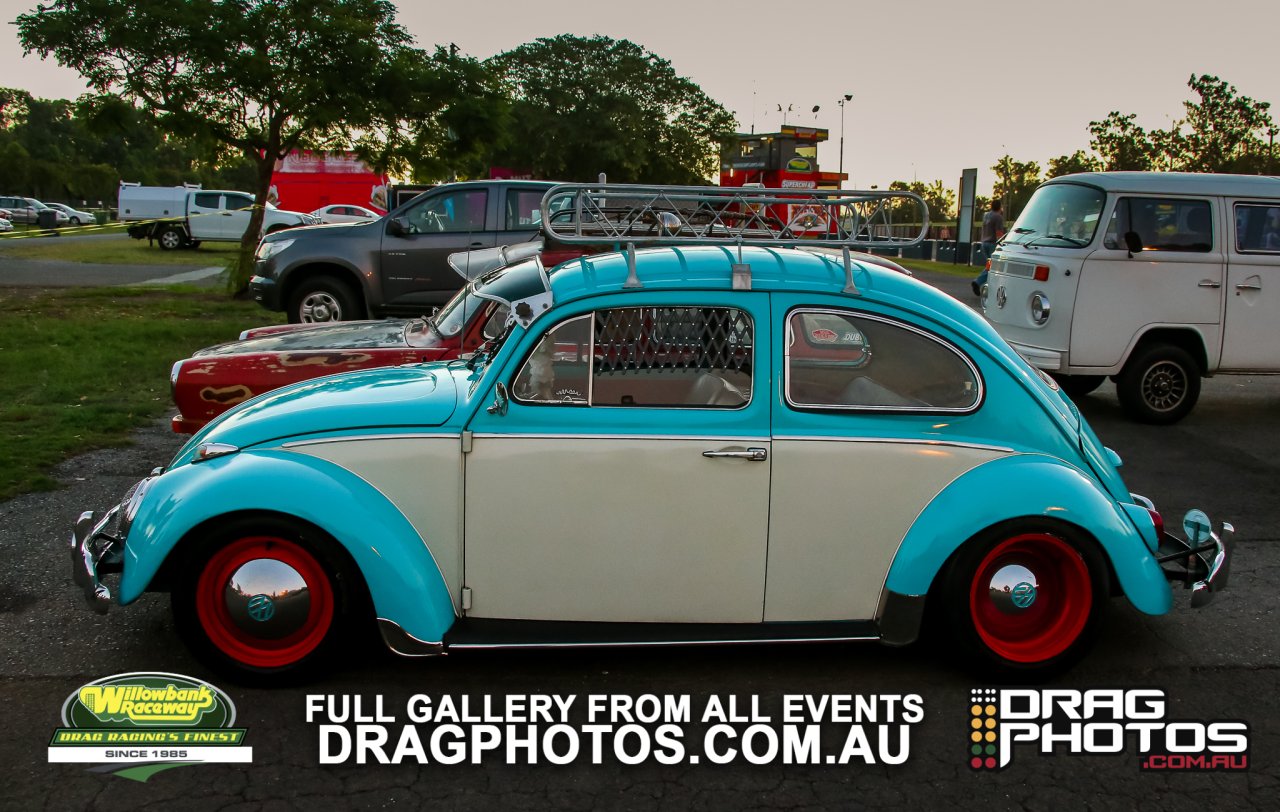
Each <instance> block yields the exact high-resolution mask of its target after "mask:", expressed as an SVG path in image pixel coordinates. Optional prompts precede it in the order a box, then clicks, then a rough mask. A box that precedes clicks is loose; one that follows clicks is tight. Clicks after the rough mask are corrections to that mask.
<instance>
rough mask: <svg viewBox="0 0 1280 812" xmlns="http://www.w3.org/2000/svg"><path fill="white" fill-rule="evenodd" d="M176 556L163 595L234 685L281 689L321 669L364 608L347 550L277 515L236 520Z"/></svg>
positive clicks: (208, 659)
mask: <svg viewBox="0 0 1280 812" xmlns="http://www.w3.org/2000/svg"><path fill="white" fill-rule="evenodd" d="M181 552H182V557H181V558H180V559H179V560H178V562H177V568H176V572H175V577H174V579H173V582H172V593H171V595H170V598H171V602H172V605H173V616H174V621H175V624H176V626H177V629H178V633H179V635H180V636H181V637H182V638H183V641H184V642H185V643H186V644H187V646H188V647H189V648H190V649H191V651H192V653H194V654H195V655H196V657H197V658H199V659H200V661H201V662H203V663H204V664H206V665H207V666H209V667H210V668H212V669H214V670H216V671H218V672H219V673H221V674H224V675H226V676H228V677H230V678H232V679H234V680H236V681H238V682H242V683H247V684H286V683H291V682H296V681H298V680H302V679H306V678H308V677H310V676H312V675H314V674H315V673H317V672H318V671H322V670H324V669H325V668H326V667H327V666H328V665H329V663H330V661H331V659H332V657H333V655H334V653H335V652H336V651H338V650H339V649H340V648H341V647H342V643H343V640H344V638H346V637H347V635H348V633H349V632H350V631H351V622H350V621H351V619H352V617H353V614H354V612H353V610H354V609H355V608H356V607H360V606H363V605H365V603H364V601H363V600H362V596H363V595H364V594H365V592H364V587H363V581H361V580H360V579H359V576H358V575H357V574H356V572H355V568H354V565H352V564H351V563H350V558H349V557H348V556H347V555H346V553H345V551H344V550H342V549H341V548H340V547H339V546H338V545H337V543H336V542H334V541H333V540H332V539H330V538H329V537H327V536H325V535H323V534H322V533H319V532H318V531H316V530H314V529H310V528H308V527H306V526H305V525H302V524H297V523H294V522H291V521H288V520H285V519H281V518H251V519H244V520H240V521H234V522H231V523H230V524H228V525H227V526H226V527H223V528H219V529H218V530H217V531H216V532H215V533H212V534H210V535H208V536H206V537H204V538H201V539H198V540H195V541H194V542H193V543H191V544H189V545H188V546H187V547H186V548H185V549H184V550H183V551H181Z"/></svg>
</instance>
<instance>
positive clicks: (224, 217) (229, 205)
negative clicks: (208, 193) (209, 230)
mask: <svg viewBox="0 0 1280 812" xmlns="http://www.w3.org/2000/svg"><path fill="white" fill-rule="evenodd" d="M252 216H253V197H251V196H250V195H246V194H242V193H239V192H224V193H223V195H222V211H221V212H219V216H218V220H219V221H220V222H221V228H222V236H223V238H224V239H228V240H235V241H237V242H239V241H240V240H241V239H243V238H244V233H245V231H247V230H248V228H249V220H250V218H251V217H252Z"/></svg>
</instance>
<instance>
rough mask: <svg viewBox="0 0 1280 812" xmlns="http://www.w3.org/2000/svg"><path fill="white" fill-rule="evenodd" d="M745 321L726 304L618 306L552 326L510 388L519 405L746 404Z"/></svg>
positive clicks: (748, 339) (748, 357) (748, 346)
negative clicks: (710, 305)
mask: <svg viewBox="0 0 1280 812" xmlns="http://www.w3.org/2000/svg"><path fill="white" fill-rule="evenodd" d="M754 332H755V331H754V325H753V323H752V320H751V317H750V316H749V315H748V314H747V313H745V312H743V311H741V310H738V309H736V308H729V307H622V308H612V309H608V310H598V311H596V312H595V313H592V314H589V315H586V316H579V317H577V318H574V319H570V320H569V321H566V322H562V323H561V324H558V325H556V326H555V327H553V328H552V329H551V330H549V331H548V332H547V334H546V335H545V336H543V338H542V340H541V341H539V342H538V345H537V346H536V347H535V348H534V349H533V351H532V352H531V353H530V354H529V357H528V358H526V359H525V361H524V364H523V365H522V366H521V368H520V372H519V373H518V374H517V375H516V378H515V383H514V384H513V386H512V391H513V392H514V394H515V398H516V400H519V401H523V402H526V403H543V404H549V403H556V404H573V405H579V406H594V407H599V406H614V407H619V406H620V407H634V406H649V407H683V408H703V409H705V408H720V409H725V408H727V409H733V408H740V407H743V406H745V405H747V404H748V403H749V402H750V401H751V364H752V356H753V353H754V350H755V348H754Z"/></svg>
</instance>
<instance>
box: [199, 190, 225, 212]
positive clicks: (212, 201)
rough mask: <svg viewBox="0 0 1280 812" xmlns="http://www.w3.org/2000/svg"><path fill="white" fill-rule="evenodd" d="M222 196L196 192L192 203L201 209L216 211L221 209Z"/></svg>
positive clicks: (215, 193)
mask: <svg viewBox="0 0 1280 812" xmlns="http://www.w3.org/2000/svg"><path fill="white" fill-rule="evenodd" d="M221 198H222V195H220V194H218V193H217V192H196V196H195V199H194V200H193V201H192V202H194V203H195V204H196V205H197V206H199V207H200V208H202V209H218V208H221V207H222V200H221Z"/></svg>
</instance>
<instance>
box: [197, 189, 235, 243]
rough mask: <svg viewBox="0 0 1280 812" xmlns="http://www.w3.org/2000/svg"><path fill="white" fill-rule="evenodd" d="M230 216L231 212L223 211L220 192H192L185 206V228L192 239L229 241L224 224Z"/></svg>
mask: <svg viewBox="0 0 1280 812" xmlns="http://www.w3.org/2000/svg"><path fill="white" fill-rule="evenodd" d="M230 216H231V212H229V211H226V210H225V205H224V201H223V199H222V193H221V192H194V193H193V194H192V195H191V199H190V203H189V204H188V205H187V228H188V229H189V230H190V231H191V236H192V238H193V239H197V240H225V239H230V237H229V236H228V235H229V233H230V229H229V227H228V226H227V222H226V221H227V220H229V219H230Z"/></svg>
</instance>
